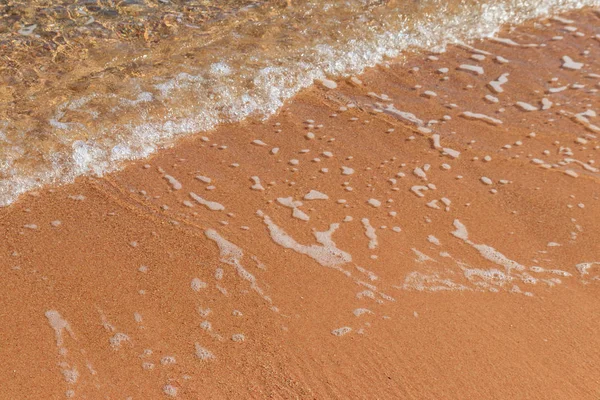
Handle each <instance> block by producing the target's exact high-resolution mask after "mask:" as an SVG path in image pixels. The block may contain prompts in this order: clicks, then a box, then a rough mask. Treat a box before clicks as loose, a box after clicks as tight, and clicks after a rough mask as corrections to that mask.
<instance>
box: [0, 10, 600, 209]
mask: <svg viewBox="0 0 600 400" xmlns="http://www.w3.org/2000/svg"><path fill="white" fill-rule="evenodd" d="M586 5H600V0H579V1H569V0H486V1H475V0H462V1H456V0H454V1H446V0H425V1H417V0H412V1H411V0H362V1H361V0H346V1H330V0H329V1H298V0H288V1H285V0H284V1H243V0H225V1H224V0H220V1H215V0H211V1H209V0H125V1H122V0H121V1H113V0H54V1H50V0H20V1H12V0H8V1H7V0H5V1H3V2H1V3H0V70H2V74H0V80H1V84H0V104H1V106H0V206H6V205H8V204H10V203H12V202H13V201H14V200H15V199H16V198H18V196H19V195H20V194H22V193H24V192H26V191H28V190H31V189H34V188H36V187H40V186H42V185H45V184H57V183H64V182H70V181H72V180H73V179H74V178H75V177H77V176H80V175H84V174H95V175H102V174H103V173H106V172H108V171H112V170H115V169H118V168H120V167H121V166H122V165H123V163H124V162H125V161H127V160H131V159H138V158H143V157H147V156H148V155H150V154H151V153H153V152H155V151H156V150H157V149H159V148H161V147H163V146H166V145H168V144H170V143H172V142H173V140H174V139H175V138H176V137H178V136H181V135H190V134H195V133H198V132H202V131H206V130H209V129H211V128H213V127H215V126H216V125H218V124H220V123H223V122H235V121H239V120H242V119H244V118H246V117H248V116H256V117H259V118H263V117H266V116H269V115H271V114H273V113H275V112H276V111H277V110H278V108H279V107H281V105H282V104H283V102H284V101H285V100H287V99H289V98H290V97H291V96H293V95H294V94H296V93H297V92H298V91H299V90H301V89H303V88H305V87H307V86H309V85H311V84H312V83H313V81H314V80H315V79H319V78H324V77H337V76H345V75H352V74H357V73H360V72H361V71H362V70H363V69H364V68H366V67H369V66H373V65H375V64H377V63H379V62H381V61H382V60H384V59H385V58H394V57H398V56H399V55H400V54H401V52H402V51H405V50H407V49H410V48H423V49H430V50H442V49H443V48H444V46H445V45H447V44H448V43H456V42H464V41H468V40H470V39H473V38H477V37H484V36H489V35H493V34H494V33H495V32H497V30H498V28H499V27H500V26H501V25H503V24H507V23H511V24H515V23H519V22H522V21H524V20H526V19H530V18H534V17H539V16H543V15H547V14H551V13H556V12H559V11H564V10H568V9H573V8H580V7H583V6H586Z"/></svg>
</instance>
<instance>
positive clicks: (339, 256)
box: [257, 210, 352, 270]
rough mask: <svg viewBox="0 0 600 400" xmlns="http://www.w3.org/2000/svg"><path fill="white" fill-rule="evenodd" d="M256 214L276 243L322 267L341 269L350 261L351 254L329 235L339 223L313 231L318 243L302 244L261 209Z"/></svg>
mask: <svg viewBox="0 0 600 400" xmlns="http://www.w3.org/2000/svg"><path fill="white" fill-rule="evenodd" d="M257 214H258V216H260V217H262V219H263V221H264V223H265V225H267V228H268V229H269V233H270V235H271V239H273V241H274V242H275V243H277V244H279V245H280V246H282V247H285V248H286V249H291V250H294V251H295V252H297V253H300V254H305V255H307V256H309V257H310V258H312V259H313V260H315V261H316V262H318V263H319V264H321V265H322V266H324V267H331V268H336V269H340V270H341V266H342V265H344V264H347V263H349V262H351V261H352V256H351V255H350V254H349V253H346V252H345V251H342V250H340V249H338V248H337V246H336V244H335V243H334V242H333V240H332V238H331V236H332V235H333V233H334V232H335V231H336V230H337V229H338V228H339V224H331V225H330V226H329V230H327V231H325V232H317V231H315V232H314V235H315V238H316V240H317V242H318V243H320V246H319V245H316V244H313V245H309V246H307V245H302V244H300V243H298V242H296V240H294V239H293V238H292V237H291V236H289V235H288V234H287V233H286V232H285V231H284V230H283V229H281V228H280V227H279V226H277V225H275V223H273V220H271V218H270V217H269V216H268V215H266V214H264V213H263V212H262V211H260V210H259V211H258V212H257Z"/></svg>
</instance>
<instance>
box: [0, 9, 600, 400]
mask: <svg viewBox="0 0 600 400" xmlns="http://www.w3.org/2000/svg"><path fill="white" fill-rule="evenodd" d="M562 17H563V18H570V19H572V20H573V21H574V22H573V23H572V24H566V23H563V22H560V21H558V20H547V22H548V23H549V24H550V25H549V26H545V25H544V24H541V23H537V22H530V23H527V24H525V25H523V26H519V27H516V28H515V29H513V30H512V31H510V32H506V31H504V32H503V33H502V34H501V35H500V37H503V38H506V39H510V41H508V40H504V41H498V40H482V41H479V42H477V43H474V44H473V47H472V48H471V49H469V48H466V47H458V46H450V48H449V49H448V50H447V51H446V52H445V53H442V54H430V53H420V54H409V55H407V56H406V58H405V59H404V60H403V63H401V64H400V63H391V64H389V67H386V66H379V67H376V68H373V69H369V70H368V71H366V72H365V73H364V74H363V75H361V76H360V77H358V80H359V81H360V82H358V81H351V80H348V81H345V80H341V81H338V82H337V87H336V88H334V89H327V88H326V87H319V86H314V87H312V88H309V89H307V90H305V91H303V92H301V93H300V94H298V95H297V96H296V97H294V98H293V99H292V100H291V101H289V102H288V103H286V105H285V106H284V107H283V108H282V109H281V110H280V112H279V113H278V114H277V115H275V116H273V117H271V118H270V119H269V120H267V121H265V122H261V121H252V120H248V121H244V122H242V123H238V124H232V125H224V126H220V127H218V128H217V129H215V130H214V131H212V132H210V133H208V134H206V139H203V138H202V135H199V136H195V137H186V138H182V139H181V140H179V141H178V143H177V144H176V145H175V146H173V147H171V148H167V149H163V150H161V151H160V152H159V153H157V154H156V155H154V156H152V157H151V158H149V159H145V160H140V161H134V162H131V163H130V164H129V165H128V166H127V167H126V168H125V169H124V170H122V171H117V172H114V173H111V174H108V175H107V176H105V177H103V178H93V177H83V178H78V179H77V181H76V182H75V183H74V184H69V185H65V186H60V187H55V188H44V189H42V190H39V191H37V192H31V193H29V194H25V195H23V196H22V197H21V198H20V199H19V200H18V201H16V202H15V203H14V204H12V205H11V206H9V207H7V208H2V209H0V225H1V226H2V228H3V230H4V234H3V236H4V240H3V242H2V244H1V245H0V260H1V264H2V265H3V268H2V269H0V277H1V279H2V281H3V282H4V283H5V289H4V290H3V294H2V297H3V304H4V307H3V309H2V311H1V312H2V316H3V320H4V321H5V323H4V328H3V334H2V337H4V338H5V340H4V345H3V347H2V350H0V354H1V355H2V357H0V360H1V361H0V374H1V375H2V376H4V377H6V379H5V385H4V387H3V389H1V390H0V397H4V396H6V397H11V398H20V397H19V396H22V397H23V398H49V397H52V398H69V397H73V398H79V397H87V398H100V397H110V398H113V397H114V398H123V397H125V398H128V396H131V398H133V399H135V398H160V397H161V396H162V397H166V398H169V397H177V398H197V397H208V398H231V397H239V398H265V397H275V398H345V397H357V398H374V397H377V398H420V399H423V398H432V399H434V398H495V397H496V398H540V399H546V398H548V399H549V398H578V399H588V398H589V399H595V398H596V397H597V396H598V393H600V384H599V383H598V382H597V380H595V377H596V376H597V375H598V373H599V372H600V367H598V365H600V363H599V362H598V361H600V351H598V350H597V349H598V348H600V347H599V345H600V339H599V338H598V337H597V336H598V335H596V334H595V332H596V331H597V328H598V326H600V312H599V311H600V304H599V303H598V302H597V301H596V300H597V297H598V294H599V290H600V285H599V281H600V254H599V253H598V250H597V243H598V240H599V238H600V226H597V224H594V221H595V220H598V218H600V202H599V198H600V186H599V185H598V182H599V179H600V172H599V171H598V169H597V168H599V167H598V164H597V163H596V162H597V161H598V160H596V159H597V158H598V154H600V153H599V151H598V150H599V149H600V146H599V145H600V141H599V139H598V136H597V135H598V134H599V133H597V132H596V131H595V129H596V128H595V125H594V122H595V121H594V118H595V116H594V115H593V113H591V112H587V111H586V110H594V109H595V108H596V107H597V106H598V101H597V100H596V99H595V96H597V94H596V93H597V92H596V91H597V89H598V79H599V77H600V76H596V75H595V74H596V73H598V74H600V56H599V55H598V54H596V51H595V50H596V47H597V45H598V41H597V39H596V37H597V36H596V34H595V26H596V25H597V24H598V23H599V17H598V16H597V14H596V13H595V12H594V11H592V10H584V11H578V12H572V13H567V14H566V15H563V16H562ZM570 26H573V27H575V28H576V30H572V29H565V27H570ZM578 32H581V33H582V34H583V36H580V35H579V34H578ZM559 34H560V36H562V39H561V40H552V38H556V37H557V36H559ZM530 44H536V45H537V46H529V45H530ZM540 44H545V46H540ZM586 51H588V53H585V52H586ZM474 56H475V57H474ZM498 56H500V58H498ZM565 56H567V57H570V60H571V61H570V62H569V61H568V60H567V61H565V59H564V57H565ZM503 60H506V61H507V62H505V61H503ZM465 65H470V66H471V67H469V68H467V67H464V66H465ZM444 68H446V69H447V70H442V69H444ZM503 74H509V75H506V76H505V78H506V82H504V80H503V79H500V77H501V76H503ZM445 77H447V79H446V78H445ZM554 78H556V80H554ZM490 82H496V83H494V84H490ZM581 85H584V86H583V87H580V86H581ZM498 88H501V90H498ZM563 88H564V89H563ZM550 89H552V90H550ZM486 96H488V97H486ZM489 96H491V97H489ZM494 99H496V101H494ZM542 99H546V101H543V100H542ZM548 102H550V103H552V104H551V105H550V106H549V108H546V109H544V107H546V106H547V105H548ZM351 104H353V105H354V106H350V105H351ZM389 104H393V107H390V106H389ZM452 104H456V107H454V106H452ZM528 106H531V107H533V108H535V110H531V111H530V110H529V107H528ZM501 109H502V110H503V111H501ZM577 115H579V117H577ZM433 120H435V121H436V122H434V123H428V122H431V121H433ZM311 121H312V122H311ZM419 121H420V122H419ZM498 121H500V122H498ZM321 125H322V126H321ZM597 129H598V130H600V128H597ZM532 132H534V133H535V134H534V135H531V133H532ZM309 133H312V135H311V134H309ZM436 135H437V136H436ZM556 142H558V143H556ZM274 149H277V151H275V150H274ZM306 150H307V151H306ZM457 153H458V154H457ZM569 160H571V161H569ZM573 160H576V161H573ZM592 161H593V162H592ZM484 178H485V179H484ZM192 193H193V194H194V195H192ZM49 313H50V314H49ZM346 328H350V330H348V329H346ZM32 377H35V378H32Z"/></svg>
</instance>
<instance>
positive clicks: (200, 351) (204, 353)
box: [194, 343, 215, 361]
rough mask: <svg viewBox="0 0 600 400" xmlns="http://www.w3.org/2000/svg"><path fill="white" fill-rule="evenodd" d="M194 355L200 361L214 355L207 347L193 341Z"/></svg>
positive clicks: (212, 358)
mask: <svg viewBox="0 0 600 400" xmlns="http://www.w3.org/2000/svg"><path fill="white" fill-rule="evenodd" d="M194 347H195V349H196V357H197V358H198V359H200V360H202V361H208V360H214V359H215V355H214V354H213V353H212V352H211V351H210V350H208V349H206V348H204V347H202V346H200V344H199V343H195V344H194Z"/></svg>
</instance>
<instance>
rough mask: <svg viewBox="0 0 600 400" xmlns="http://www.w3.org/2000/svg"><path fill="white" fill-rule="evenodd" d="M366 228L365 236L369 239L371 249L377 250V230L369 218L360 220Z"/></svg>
mask: <svg viewBox="0 0 600 400" xmlns="http://www.w3.org/2000/svg"><path fill="white" fill-rule="evenodd" d="M360 221H361V222H362V224H363V227H364V228H365V236H366V237H367V238H369V249H371V250H373V249H376V248H377V246H378V244H379V243H378V242H377V234H376V233H375V228H373V226H372V225H371V223H370V222H369V219H368V218H363V219H361V220H360Z"/></svg>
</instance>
